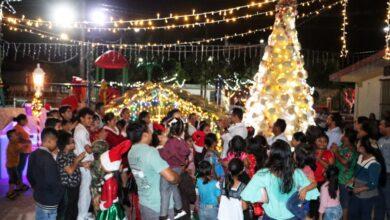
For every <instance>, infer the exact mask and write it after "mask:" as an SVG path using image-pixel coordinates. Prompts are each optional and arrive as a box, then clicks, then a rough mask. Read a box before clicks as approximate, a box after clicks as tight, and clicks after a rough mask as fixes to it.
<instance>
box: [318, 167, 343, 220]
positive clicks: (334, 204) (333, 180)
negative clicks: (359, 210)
mask: <svg viewBox="0 0 390 220" xmlns="http://www.w3.org/2000/svg"><path fill="white" fill-rule="evenodd" d="M338 174H339V170H338V169H337V167H335V166H329V167H328V169H327V170H326V179H327V181H326V182H325V183H324V184H323V185H322V187H321V195H320V201H321V205H320V209H319V213H320V220H322V219H324V220H333V219H341V217H342V216H343V209H342V208H341V205H340V196H339V180H338Z"/></svg>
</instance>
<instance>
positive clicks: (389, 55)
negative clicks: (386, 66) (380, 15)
mask: <svg viewBox="0 0 390 220" xmlns="http://www.w3.org/2000/svg"><path fill="white" fill-rule="evenodd" d="M385 23H386V27H385V30H386V36H385V41H386V48H385V56H384V57H383V58H384V59H386V60H390V42H389V41H390V0H389V1H387V15H386V20H385Z"/></svg>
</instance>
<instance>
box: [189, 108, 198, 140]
mask: <svg viewBox="0 0 390 220" xmlns="http://www.w3.org/2000/svg"><path fill="white" fill-rule="evenodd" d="M196 120H197V116H196V114H195V113H191V114H189V115H188V120H187V121H188V134H189V135H190V136H192V135H193V134H194V133H195V131H196V130H197V129H196Z"/></svg>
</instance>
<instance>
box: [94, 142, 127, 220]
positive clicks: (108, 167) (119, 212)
mask: <svg viewBox="0 0 390 220" xmlns="http://www.w3.org/2000/svg"><path fill="white" fill-rule="evenodd" d="M130 146H131V142H130V141H129V140H127V141H124V142H122V143H120V144H118V145H117V146H115V147H113V148H112V149H111V150H109V151H106V152H104V153H103V154H102V155H101V156H100V163H101V166H102V169H103V170H104V171H105V172H106V175H105V176H104V184H103V187H102V195H101V197H100V204H99V208H100V210H99V212H98V214H97V216H96V219H125V218H126V215H125V213H124V211H123V208H122V207H121V205H119V202H118V201H119V199H118V181H117V180H116V178H115V177H114V174H113V172H114V171H118V170H119V168H120V166H121V162H122V155H123V154H124V153H126V152H128V151H129V149H130Z"/></svg>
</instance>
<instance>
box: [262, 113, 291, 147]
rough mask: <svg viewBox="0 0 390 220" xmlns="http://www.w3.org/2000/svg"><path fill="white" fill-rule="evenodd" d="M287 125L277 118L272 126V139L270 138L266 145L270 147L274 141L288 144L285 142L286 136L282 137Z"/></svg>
mask: <svg viewBox="0 0 390 220" xmlns="http://www.w3.org/2000/svg"><path fill="white" fill-rule="evenodd" d="M286 127H287V124H286V121H285V120H284V119H280V118H278V119H277V120H276V121H275V123H274V125H273V126H272V133H273V134H274V136H273V137H270V138H268V139H267V142H268V145H270V146H271V145H272V144H273V143H274V142H275V141H276V140H282V141H285V142H287V143H290V142H289V141H288V140H287V137H286V135H284V131H285V130H286Z"/></svg>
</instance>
